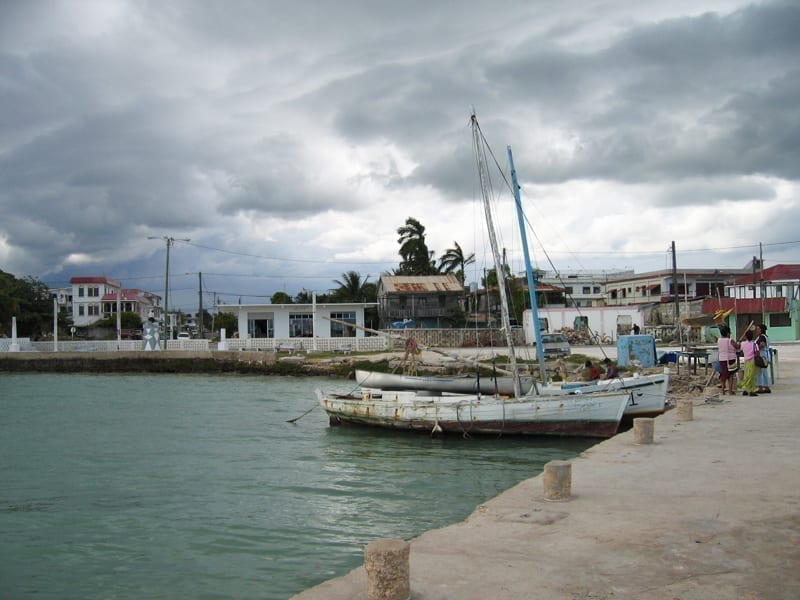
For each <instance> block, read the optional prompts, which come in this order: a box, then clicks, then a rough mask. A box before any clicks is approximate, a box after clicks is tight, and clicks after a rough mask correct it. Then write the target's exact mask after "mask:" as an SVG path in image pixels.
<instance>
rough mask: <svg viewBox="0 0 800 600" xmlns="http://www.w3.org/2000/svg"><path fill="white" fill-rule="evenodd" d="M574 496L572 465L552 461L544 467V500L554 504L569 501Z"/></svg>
mask: <svg viewBox="0 0 800 600" xmlns="http://www.w3.org/2000/svg"><path fill="white" fill-rule="evenodd" d="M571 495H572V463H571V462H569V461H566V460H551V461H550V462H549V463H547V464H546V465H545V466H544V499H545V500H550V501H553V502H562V501H565V500H569V499H570V496H571Z"/></svg>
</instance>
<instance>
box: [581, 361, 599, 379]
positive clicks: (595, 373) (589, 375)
mask: <svg viewBox="0 0 800 600" xmlns="http://www.w3.org/2000/svg"><path fill="white" fill-rule="evenodd" d="M583 379H584V381H596V380H598V379H600V369H598V368H597V367H596V366H594V365H593V364H592V361H590V360H587V361H586V363H585V364H584V365H583Z"/></svg>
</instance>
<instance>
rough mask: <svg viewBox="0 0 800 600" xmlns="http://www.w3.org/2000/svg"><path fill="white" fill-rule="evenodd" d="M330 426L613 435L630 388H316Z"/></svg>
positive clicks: (626, 402) (430, 430)
mask: <svg viewBox="0 0 800 600" xmlns="http://www.w3.org/2000/svg"><path fill="white" fill-rule="evenodd" d="M317 398H318V400H319V402H320V405H321V406H322V408H323V409H324V410H325V412H326V413H327V414H328V417H329V420H330V424H331V425H341V424H353V425H369V426H372V427H383V428H387V429H405V430H417V431H425V432H430V433H438V432H457V433H462V434H492V435H501V434H509V435H511V434H513V435H563V436H586V437H600V438H606V437H610V436H612V435H614V434H615V433H616V432H617V428H618V427H619V423H620V420H621V419H622V414H623V412H624V411H625V407H626V406H627V405H628V402H629V400H630V394H629V393H628V392H618V391H617V392H597V393H595V394H580V393H577V394H576V393H573V394H569V393H564V394H562V395H559V396H555V395H554V396H540V395H538V394H529V395H525V396H522V397H520V398H508V397H503V396H497V395H486V396H483V395H480V394H477V395H476V394H446V393H436V392H427V391H411V390H405V391H402V390H398V391H387V390H368V389H362V390H361V391H360V392H358V393H354V394H332V393H324V392H322V391H321V390H317Z"/></svg>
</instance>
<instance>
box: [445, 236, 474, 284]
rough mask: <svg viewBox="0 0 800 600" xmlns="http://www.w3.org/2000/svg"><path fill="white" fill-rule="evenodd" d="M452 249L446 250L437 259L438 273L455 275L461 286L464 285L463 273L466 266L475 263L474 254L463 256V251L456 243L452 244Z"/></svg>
mask: <svg viewBox="0 0 800 600" xmlns="http://www.w3.org/2000/svg"><path fill="white" fill-rule="evenodd" d="M453 244H454V245H455V246H454V247H453V248H448V249H447V251H446V252H445V253H444V254H443V255H442V256H441V258H439V271H441V272H442V273H455V276H456V277H458V280H459V281H460V282H461V285H464V280H465V277H466V275H465V271H466V268H467V265H471V264H472V263H474V262H475V254H474V253H473V254H470V255H469V256H464V250H462V248H461V246H459V244H458V242H453Z"/></svg>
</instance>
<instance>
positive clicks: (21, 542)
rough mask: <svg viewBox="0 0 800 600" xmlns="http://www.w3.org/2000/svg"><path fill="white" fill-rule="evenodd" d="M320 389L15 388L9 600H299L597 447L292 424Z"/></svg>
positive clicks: (2, 518) (4, 530) (254, 385)
mask: <svg viewBox="0 0 800 600" xmlns="http://www.w3.org/2000/svg"><path fill="white" fill-rule="evenodd" d="M316 387H328V388H331V387H332V388H338V389H341V390H345V389H350V387H351V383H350V382H343V381H331V380H326V379H319V378H280V377H228V376H207V377H206V376H194V375H193V376H172V375H161V376H152V375H141V376H126V375H111V376H106V375H97V376H93V375H55V374H31V375H29V374H0V411H1V412H0V597H1V598H25V597H36V598H82V599H84V598H115V599H129V598H130V599H133V598H136V599H140V598H170V599H172V598H260V599H263V598H266V599H271V598H275V599H279V598H288V597H289V596H291V595H293V594H295V593H298V592H300V591H302V590H304V589H306V588H308V587H311V586H313V585H315V584H317V583H320V582H322V581H325V580H327V579H330V578H332V577H335V576H338V575H342V574H344V573H346V572H348V571H349V570H350V569H352V568H354V567H355V566H357V565H359V564H361V562H362V559H363V548H364V545H366V544H367V543H368V542H370V541H371V540H374V539H377V538H383V537H401V538H406V539H408V538H410V537H413V536H416V535H419V534H421V533H422V532H424V531H425V530H428V529H431V528H435V527H441V526H444V525H447V524H450V523H454V522H457V521H460V520H462V519H464V518H465V517H466V516H467V515H468V514H469V513H470V512H472V511H473V510H474V508H475V507H476V506H477V505H478V504H480V503H481V502H484V501H485V500H487V499H489V498H492V497H494V496H496V495H497V494H499V493H500V492H502V491H503V490H506V489H508V488H509V487H511V486H512V485H514V484H516V483H517V482H519V481H521V480H523V479H526V478H529V477H532V476H535V475H537V474H538V473H540V472H541V470H542V468H543V466H544V463H546V462H547V461H549V460H553V459H557V458H558V459H562V458H568V457H571V456H574V455H575V454H577V453H579V452H581V451H582V450H584V449H586V448H587V447H589V446H590V445H591V444H592V443H594V442H591V441H586V440H559V439H545V440H534V439H515V438H502V439H494V438H492V439H487V438H478V439H471V440H465V439H462V438H460V437H458V436H454V437H447V438H443V439H441V438H439V439H434V438H431V437H429V436H427V435H424V434H408V433H395V432H385V431H376V430H368V429H356V428H346V427H335V428H331V427H329V426H328V423H327V419H326V418H325V415H324V413H323V412H322V410H321V409H315V410H312V411H311V412H310V413H309V414H308V415H306V416H304V417H303V418H301V419H300V420H299V421H298V422H297V424H294V425H293V424H290V423H287V422H286V421H287V419H291V418H294V417H297V416H299V415H301V414H302V413H303V412H304V411H306V410H308V409H309V408H311V407H312V406H314V405H315V402H316V400H315V398H314V393H313V392H314V388H316Z"/></svg>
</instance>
